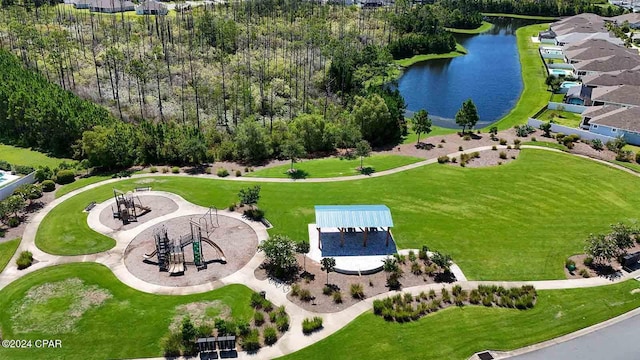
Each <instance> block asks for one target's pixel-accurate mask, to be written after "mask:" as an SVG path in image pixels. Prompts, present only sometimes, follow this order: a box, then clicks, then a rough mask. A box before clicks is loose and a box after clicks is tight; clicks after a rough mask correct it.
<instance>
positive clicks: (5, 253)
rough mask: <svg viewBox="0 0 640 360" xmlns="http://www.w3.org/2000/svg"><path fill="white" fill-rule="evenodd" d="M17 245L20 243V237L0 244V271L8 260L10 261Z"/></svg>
mask: <svg viewBox="0 0 640 360" xmlns="http://www.w3.org/2000/svg"><path fill="white" fill-rule="evenodd" d="M18 245H20V238H18V239H13V240H9V241H7V242H3V243H1V244H0V273H1V272H2V270H4V268H5V267H7V264H9V261H11V258H12V257H13V254H15V253H16V250H17V249H18Z"/></svg>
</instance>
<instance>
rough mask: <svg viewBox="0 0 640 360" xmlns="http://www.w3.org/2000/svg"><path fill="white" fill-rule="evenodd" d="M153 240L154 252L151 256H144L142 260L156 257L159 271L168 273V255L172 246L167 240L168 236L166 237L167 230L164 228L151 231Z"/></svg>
mask: <svg viewBox="0 0 640 360" xmlns="http://www.w3.org/2000/svg"><path fill="white" fill-rule="evenodd" d="M153 238H154V239H155V243H156V250H155V251H154V252H152V253H151V254H144V258H145V259H146V260H148V259H151V258H152V257H154V256H157V257H158V267H159V268H160V271H168V270H169V255H170V253H171V247H172V246H171V244H170V242H171V241H170V240H169V235H167V229H166V228H165V227H164V226H162V227H160V228H156V229H155V230H154V231H153Z"/></svg>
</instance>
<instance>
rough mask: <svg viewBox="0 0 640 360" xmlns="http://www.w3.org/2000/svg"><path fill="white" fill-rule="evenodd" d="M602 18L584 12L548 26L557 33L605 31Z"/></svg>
mask: <svg viewBox="0 0 640 360" xmlns="http://www.w3.org/2000/svg"><path fill="white" fill-rule="evenodd" d="M604 24H605V22H604V20H603V18H602V17H601V16H599V15H596V14H590V13H584V14H578V15H574V16H570V17H568V18H565V19H562V20H560V21H556V22H554V23H552V24H551V25H550V28H551V29H552V30H553V31H554V32H555V33H556V34H558V35H566V34H569V33H596V32H601V31H605V32H606V28H605V26H604Z"/></svg>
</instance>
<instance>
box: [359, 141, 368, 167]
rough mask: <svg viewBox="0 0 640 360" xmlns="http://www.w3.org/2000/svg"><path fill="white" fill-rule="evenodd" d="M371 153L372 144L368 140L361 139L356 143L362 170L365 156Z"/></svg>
mask: <svg viewBox="0 0 640 360" xmlns="http://www.w3.org/2000/svg"><path fill="white" fill-rule="evenodd" d="M369 154H371V145H369V142H368V141H367V140H361V141H359V142H358V143H357V144H356V155H357V156H360V170H362V162H363V159H364V158H365V157H368V156H369Z"/></svg>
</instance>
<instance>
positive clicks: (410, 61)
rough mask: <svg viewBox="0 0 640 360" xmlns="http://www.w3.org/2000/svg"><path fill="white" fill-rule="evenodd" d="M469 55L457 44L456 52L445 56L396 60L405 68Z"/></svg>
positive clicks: (425, 56) (416, 56)
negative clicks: (420, 63)
mask: <svg viewBox="0 0 640 360" xmlns="http://www.w3.org/2000/svg"><path fill="white" fill-rule="evenodd" d="M466 53H467V49H465V48H464V47H463V46H462V45H460V44H456V50H455V51H452V52H449V53H445V54H425V55H415V56H413V57H410V58H406V59H399V60H394V61H395V63H396V64H398V65H400V66H404V67H409V66H411V65H413V64H415V63H419V62H422V61H427V60H433V59H449V58H454V57H456V56H461V55H465V54H466Z"/></svg>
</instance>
